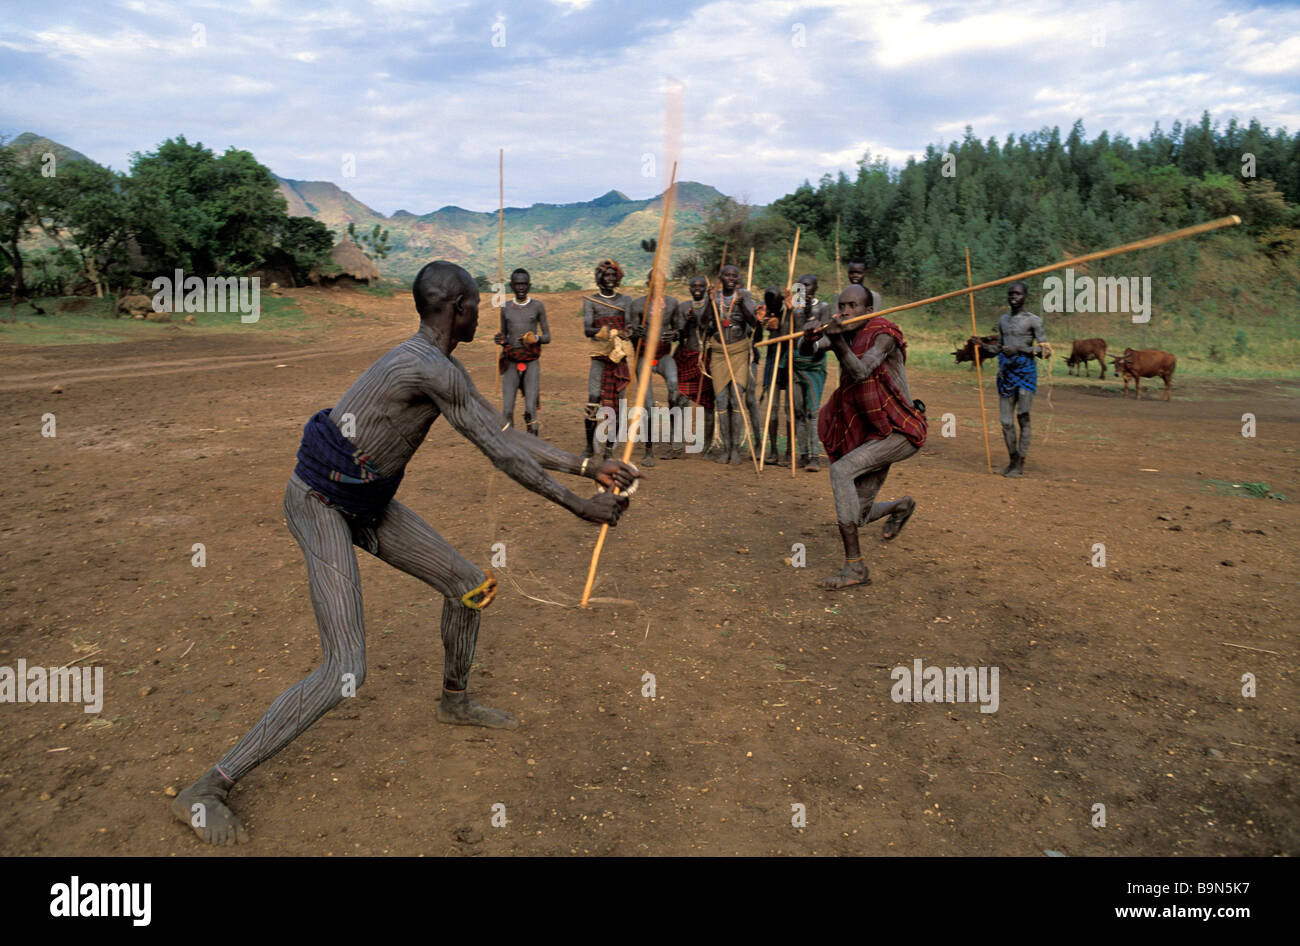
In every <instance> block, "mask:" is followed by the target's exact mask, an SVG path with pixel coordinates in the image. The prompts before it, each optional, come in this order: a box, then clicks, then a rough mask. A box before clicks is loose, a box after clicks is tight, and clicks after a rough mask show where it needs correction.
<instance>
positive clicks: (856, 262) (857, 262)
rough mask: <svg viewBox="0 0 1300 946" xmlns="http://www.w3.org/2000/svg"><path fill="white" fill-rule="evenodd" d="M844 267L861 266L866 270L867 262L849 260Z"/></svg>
mask: <svg viewBox="0 0 1300 946" xmlns="http://www.w3.org/2000/svg"><path fill="white" fill-rule="evenodd" d="M846 266H861V267H862V268H863V269H866V268H867V261H866V260H864V259H851V260H849V261H848V263H847V264H846Z"/></svg>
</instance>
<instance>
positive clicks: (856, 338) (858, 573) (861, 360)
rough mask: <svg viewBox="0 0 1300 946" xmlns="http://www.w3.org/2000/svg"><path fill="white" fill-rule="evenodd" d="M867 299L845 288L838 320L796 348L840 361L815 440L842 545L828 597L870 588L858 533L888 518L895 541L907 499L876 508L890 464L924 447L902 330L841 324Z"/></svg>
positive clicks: (873, 321) (874, 322)
mask: <svg viewBox="0 0 1300 946" xmlns="http://www.w3.org/2000/svg"><path fill="white" fill-rule="evenodd" d="M870 300H871V293H870V290H868V289H867V288H866V287H865V286H860V285H850V286H848V287H846V288H845V290H844V291H843V292H842V293H840V297H839V313H838V314H837V315H836V316H835V317H834V318H833V319H832V320H831V322H830V325H828V326H827V327H826V329H825V330H824V332H825V334H824V335H823V336H822V337H820V338H819V337H818V330H817V328H816V326H814V325H809V326H808V327H807V328H806V329H805V330H804V337H803V338H802V339H800V341H799V347H800V349H801V350H802V351H803V352H804V353H805V354H811V353H812V351H813V350H814V349H816V348H821V349H823V350H825V349H828V348H829V349H833V350H834V352H835V357H837V358H838V359H839V362H840V383H839V386H838V387H837V388H836V389H835V391H834V392H832V394H831V396H830V399H829V400H827V402H826V406H825V407H823V408H822V410H821V417H820V419H819V422H818V431H817V432H818V434H819V435H820V436H821V441H822V444H823V445H824V446H825V447H826V453H827V455H828V456H829V457H830V458H831V491H832V493H833V495H834V497H835V518H836V520H837V521H838V524H839V529H840V539H841V541H842V542H843V543H844V567H843V568H842V569H840V570H839V571H838V572H836V573H835V574H834V575H831V576H830V577H829V578H825V579H822V581H821V582H819V584H820V585H821V587H822V588H826V589H828V590H837V589H840V588H847V587H849V586H851V585H861V584H870V578H869V577H868V576H869V572H868V570H867V566H866V565H865V564H864V563H863V561H862V550H861V547H860V545H859V542H858V529H859V527H861V526H864V525H866V524H867V523H868V522H874V521H875V520H877V519H880V518H883V517H885V516H888V517H889V519H888V521H887V522H886V523H885V529H884V537H885V538H886V539H893V538H895V537H896V536H897V535H898V534H899V533H900V532H902V531H903V527H904V526H905V525H907V521H908V520H909V519H911V518H912V513H914V512H915V511H916V501H915V500H913V499H912V497H910V496H904V497H903V498H902V499H896V500H893V501H892V502H879V503H878V502H876V501H875V499H876V495H877V494H878V493H879V492H880V488H881V486H883V485H884V483H885V477H886V476H888V475H889V467H890V465H891V464H894V463H897V462H899V461H900V460H906V459H907V458H908V457H910V456H912V455H913V454H914V453H916V451H917V450H919V449H921V446H922V445H923V444H924V443H925V434H926V422H925V405H924V404H922V403H921V402H920V401H913V400H912V395H911V392H910V390H909V389H908V386H907V371H906V369H905V367H904V365H905V363H906V360H907V343H906V342H905V341H904V340H903V332H902V330H901V329H900V328H899V327H898V326H897V325H895V324H894V323H893V322H891V321H889V320H888V319H886V318H885V317H883V316H876V317H874V318H870V319H867V320H866V321H865V322H860V323H858V324H857V325H852V326H848V327H845V326H844V325H843V324H842V322H843V321H847V320H849V319H852V318H856V317H858V316H861V315H865V314H866V313H868V312H871V311H872V307H871V302H870Z"/></svg>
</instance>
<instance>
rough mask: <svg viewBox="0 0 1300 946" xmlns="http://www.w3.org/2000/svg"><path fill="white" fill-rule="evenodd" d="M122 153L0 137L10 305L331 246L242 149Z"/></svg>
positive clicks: (298, 257) (302, 263)
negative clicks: (99, 159) (126, 166)
mask: <svg viewBox="0 0 1300 946" xmlns="http://www.w3.org/2000/svg"><path fill="white" fill-rule="evenodd" d="M131 158H132V160H131V168H130V170H129V171H128V172H126V173H119V172H116V171H113V170H111V169H109V168H106V167H103V166H101V165H98V164H95V163H94V162H91V161H86V160H75V159H64V160H59V158H58V156H57V155H56V154H53V153H51V152H49V151H42V150H41V148H40V147H37V146H29V147H14V146H12V145H6V143H5V142H4V141H3V140H0V280H3V281H4V282H7V283H8V285H9V290H10V303H11V305H16V304H17V302H18V301H20V300H24V299H29V298H30V297H33V296H42V295H58V294H62V293H64V292H67V291H73V290H74V289H76V288H78V287H80V288H82V289H85V290H89V289H93V290H94V292H95V294H96V295H99V296H103V295H105V294H106V293H107V292H110V291H117V292H121V291H124V290H126V289H127V288H129V287H131V286H133V285H136V284H138V283H139V282H140V281H142V280H148V279H150V278H151V277H153V276H155V275H157V274H159V273H171V272H172V271H174V270H176V269H182V270H184V271H185V272H186V274H187V275H200V276H205V277H206V276H227V275H240V274H243V273H247V272H250V271H252V270H255V269H257V268H258V267H259V266H261V265H263V264H264V263H267V262H268V261H269V260H272V259H273V258H276V259H279V260H284V258H285V256H287V257H288V259H289V260H290V261H291V264H292V266H293V268H294V270H295V272H296V275H297V276H298V277H299V278H301V277H302V276H303V275H305V274H306V272H307V271H308V270H309V269H310V268H311V267H312V266H314V265H318V264H320V263H322V262H324V261H325V260H326V259H327V257H328V254H329V251H330V249H331V248H332V247H333V245H334V235H333V234H332V233H331V231H330V229H329V228H328V227H326V226H325V225H324V224H323V223H321V222H320V221H318V220H315V219H313V218H311V217H293V216H290V215H289V214H288V212H287V210H288V206H287V204H286V203H285V200H284V197H283V196H282V195H281V194H280V192H279V190H278V188H277V186H276V182H275V179H274V177H273V176H272V175H271V172H270V170H269V169H268V168H266V167H265V166H263V165H261V164H259V163H258V162H257V160H256V159H255V158H254V157H253V155H252V154H250V153H249V152H247V151H241V150H239V149H236V148H230V149H229V150H227V151H226V152H225V153H224V154H221V155H216V154H214V153H213V152H212V151H211V150H209V149H208V148H205V147H203V145H202V143H195V144H191V143H189V142H188V141H186V140H185V137H184V136H183V135H181V136H178V137H177V138H175V139H168V140H166V141H164V142H163V143H162V144H161V145H159V146H158V148H157V150H156V151H151V152H148V153H145V154H140V153H138V152H136V153H133V154H132V156H131ZM385 237H386V235H385Z"/></svg>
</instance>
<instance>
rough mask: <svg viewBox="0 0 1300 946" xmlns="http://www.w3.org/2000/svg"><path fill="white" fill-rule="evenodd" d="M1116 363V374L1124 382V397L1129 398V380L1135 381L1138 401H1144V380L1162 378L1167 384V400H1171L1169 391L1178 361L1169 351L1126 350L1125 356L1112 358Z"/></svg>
mask: <svg viewBox="0 0 1300 946" xmlns="http://www.w3.org/2000/svg"><path fill="white" fill-rule="evenodd" d="M1111 360H1112V361H1113V362H1114V363H1115V373H1116V374H1117V375H1119V376H1120V377H1121V378H1122V379H1123V380H1124V396H1125V397H1128V380H1129V378H1132V379H1133V387H1134V388H1135V391H1136V394H1137V399H1138V400H1139V401H1140V400H1141V399H1142V379H1143V378H1162V379H1164V382H1165V400H1166V401H1167V400H1169V389H1170V387H1171V386H1172V384H1173V380H1174V368H1175V367H1177V365H1178V359H1177V358H1175V357H1174V356H1173V355H1171V354H1169V352H1167V351H1161V350H1160V349H1158V348H1148V349H1142V350H1138V349H1135V348H1125V349H1124V354H1122V355H1120V356H1118V357H1116V356H1114V355H1112V356H1111Z"/></svg>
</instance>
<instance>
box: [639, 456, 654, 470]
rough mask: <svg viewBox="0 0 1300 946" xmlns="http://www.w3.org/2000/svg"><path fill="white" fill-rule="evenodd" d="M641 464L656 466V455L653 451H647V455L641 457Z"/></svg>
mask: <svg viewBox="0 0 1300 946" xmlns="http://www.w3.org/2000/svg"><path fill="white" fill-rule="evenodd" d="M641 465H642V466H645V467H650V466H654V465H655V455H654V454H653V453H647V454H646V455H645V456H643V457H642V458H641Z"/></svg>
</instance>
